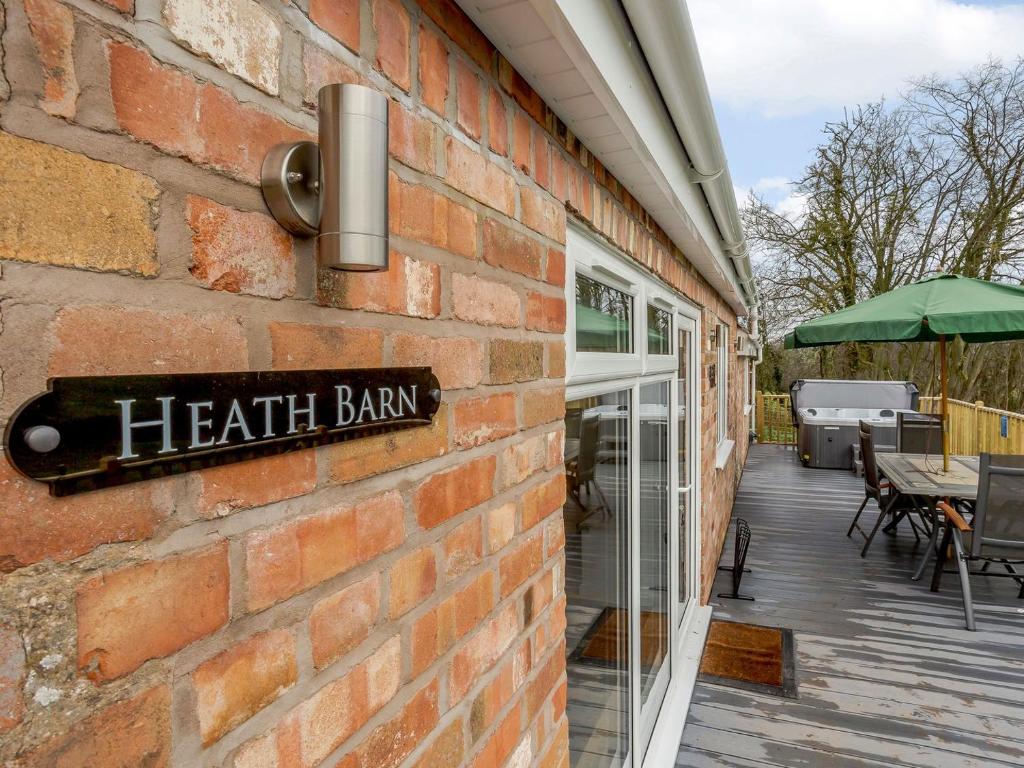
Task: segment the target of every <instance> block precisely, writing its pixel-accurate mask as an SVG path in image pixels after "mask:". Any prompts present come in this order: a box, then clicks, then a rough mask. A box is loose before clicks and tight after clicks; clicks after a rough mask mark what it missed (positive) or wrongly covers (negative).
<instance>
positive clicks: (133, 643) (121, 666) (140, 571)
mask: <svg viewBox="0 0 1024 768" xmlns="http://www.w3.org/2000/svg"><path fill="white" fill-rule="evenodd" d="M229 593H230V575H229V573H228V548H227V544H226V543H222V544H217V545H215V546H212V547H209V548H207V549H203V550H200V551H196V552H188V553H186V554H183V555H175V556H173V557H168V558H164V559H163V560H154V561H152V562H147V563H143V564H141V565H133V566H128V567H127V568H122V569H120V570H117V571H111V572H109V573H104V574H101V575H99V576H95V577H93V578H92V579H89V580H88V581H86V582H85V583H84V584H82V585H81V586H80V587H79V588H78V590H77V594H76V600H75V606H76V609H77V612H78V666H79V668H80V669H81V670H82V671H83V672H84V673H85V675H86V676H87V677H89V678H90V679H91V680H94V681H102V680H113V679H115V678H117V677H121V676H122V675H125V674H128V673H129V672H131V671H133V670H135V669H137V668H138V667H139V666H141V665H142V664H143V663H144V662H146V661H148V660H149V659H158V658H161V657H162V656H168V655H170V654H172V653H174V652H175V651H178V650H180V649H182V648H184V647H185V646H186V645H188V644H189V643H191V642H193V641H195V640H198V639H199V638H201V637H204V636H206V635H208V634H210V633H211V632H213V631H214V630H216V629H218V628H219V627H222V626H223V625H224V624H226V623H227V620H228V614H229V610H228V600H229Z"/></svg>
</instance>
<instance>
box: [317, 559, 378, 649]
mask: <svg viewBox="0 0 1024 768" xmlns="http://www.w3.org/2000/svg"><path fill="white" fill-rule="evenodd" d="M379 613H380V577H379V576H378V575H377V574H373V575H372V576H370V577H369V578H366V579H363V580H362V581H359V582H356V583H355V584H352V585H351V586H348V587H346V588H345V589H343V590H341V592H338V593H337V594H335V595H331V596H330V597H326V598H324V599H323V600H321V601H320V602H318V603H317V604H316V605H314V606H313V610H312V611H310V614H309V641H310V645H311V646H312V648H313V664H314V665H315V666H316V667H317V669H321V668H323V667H325V666H327V665H328V664H330V663H331V662H332V661H335V660H336V659H340V658H341V657H342V656H344V655H345V654H346V653H348V652H349V651H351V650H352V649H353V648H355V647H356V646H357V645H359V644H360V643H361V642H363V641H364V640H365V639H366V638H367V637H369V636H370V630H371V629H372V628H373V626H374V624H376V622H377V617H378V615H379Z"/></svg>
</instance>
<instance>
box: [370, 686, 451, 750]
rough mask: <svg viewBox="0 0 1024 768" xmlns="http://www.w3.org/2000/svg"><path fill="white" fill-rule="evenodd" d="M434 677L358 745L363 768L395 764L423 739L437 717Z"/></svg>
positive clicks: (437, 690)
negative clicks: (392, 716) (395, 713)
mask: <svg viewBox="0 0 1024 768" xmlns="http://www.w3.org/2000/svg"><path fill="white" fill-rule="evenodd" d="M439 688H440V686H439V685H438V682H437V680H436V679H435V680H433V681H431V682H430V683H428V684H427V685H426V686H424V687H423V688H422V689H420V690H419V691H418V692H417V693H416V694H415V695H414V696H413V697H412V698H411V699H410V700H409V701H408V703H407V704H406V705H405V706H404V707H402V709H401V711H400V712H399V713H398V714H397V715H396V716H395V717H394V718H392V719H391V720H389V721H388V722H386V723H384V724H382V725H379V726H377V727H376V728H374V729H373V731H372V732H371V733H370V735H369V736H368V737H367V739H366V741H365V742H363V744H362V745H361V746H360V747H359V761H360V764H361V765H362V766H365V768H371V766H372V768H395V766H397V765H398V764H399V763H401V762H402V761H403V760H404V759H405V758H406V756H407V755H409V753H411V752H412V751H413V750H414V749H415V748H416V747H417V746H419V744H420V743H421V742H422V741H424V740H425V739H426V738H427V736H428V735H429V734H430V732H431V731H432V730H433V729H434V726H436V725H437V721H438V717H439V711H440V710H439V707H438V694H439Z"/></svg>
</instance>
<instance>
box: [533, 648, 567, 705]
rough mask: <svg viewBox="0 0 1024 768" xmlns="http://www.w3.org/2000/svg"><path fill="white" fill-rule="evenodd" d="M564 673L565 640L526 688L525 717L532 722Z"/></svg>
mask: <svg viewBox="0 0 1024 768" xmlns="http://www.w3.org/2000/svg"><path fill="white" fill-rule="evenodd" d="M564 672H565V640H564V639H563V640H562V641H561V642H560V643H559V644H558V646H557V647H556V649H555V650H554V651H553V652H552V653H551V656H550V657H549V658H548V660H547V661H546V662H545V663H544V665H543V666H542V667H541V668H540V671H539V672H538V673H537V676H536V677H535V678H534V679H533V680H532V681H531V682H530V684H529V685H528V686H527V688H526V699H525V705H526V717H527V719H528V720H532V719H533V717H534V715H536V714H537V713H538V712H539V711H540V708H541V707H542V706H544V702H545V701H547V700H548V697H549V696H550V695H551V694H552V693H554V692H555V690H556V689H557V687H558V684H559V682H560V681H561V680H562V675H563V673H564Z"/></svg>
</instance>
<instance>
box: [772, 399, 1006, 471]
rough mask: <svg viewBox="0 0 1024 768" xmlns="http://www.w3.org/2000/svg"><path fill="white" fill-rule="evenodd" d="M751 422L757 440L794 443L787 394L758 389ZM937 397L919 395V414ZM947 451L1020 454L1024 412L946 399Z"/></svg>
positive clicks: (931, 408)
mask: <svg viewBox="0 0 1024 768" xmlns="http://www.w3.org/2000/svg"><path fill="white" fill-rule="evenodd" d="M755 407H756V409H757V411H756V418H755V421H754V424H755V429H756V430H757V439H758V442H761V443H779V444H782V445H794V444H795V443H796V430H795V429H793V417H792V414H791V412H790V408H789V395H773V394H769V393H766V392H758V393H757V398H756V403H755ZM941 407H942V406H941V401H940V399H939V398H937V397H922V398H921V403H920V409H921V412H922V413H938V412H939V410H940V409H941ZM949 451H950V453H952V454H954V455H957V456H977V455H978V454H979V453H982V452H985V453H1014V454H1024V414H1020V413H1012V412H1011V411H1001V410H999V409H998V408H988V407H986V406H985V404H984V403H982V402H981V401H978V402H976V403H968V402H964V401H963V400H950V401H949Z"/></svg>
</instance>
